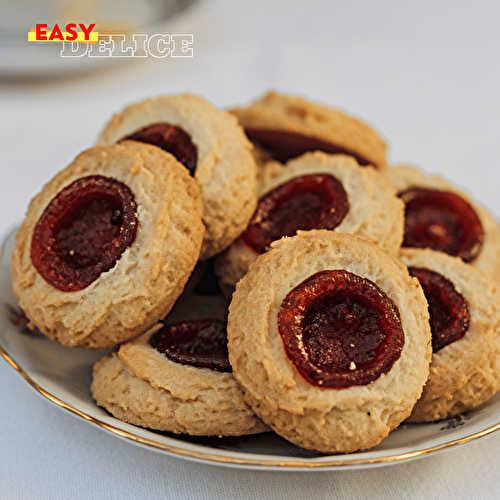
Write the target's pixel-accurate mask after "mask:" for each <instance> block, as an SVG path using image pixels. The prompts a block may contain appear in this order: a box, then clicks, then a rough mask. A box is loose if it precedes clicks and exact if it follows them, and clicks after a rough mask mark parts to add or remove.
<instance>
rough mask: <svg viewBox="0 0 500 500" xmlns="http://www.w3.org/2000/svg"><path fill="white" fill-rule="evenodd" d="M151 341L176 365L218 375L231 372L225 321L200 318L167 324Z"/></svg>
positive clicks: (152, 344) (153, 345)
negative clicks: (203, 369)
mask: <svg viewBox="0 0 500 500" xmlns="http://www.w3.org/2000/svg"><path fill="white" fill-rule="evenodd" d="M149 342H150V344H151V346H152V347H153V348H154V349H156V350H157V351H158V352H161V353H163V354H165V356H167V358H169V359H170V360H172V361H175V362H176V363H180V364H182V365H190V366H195V367H197V368H210V369H211V370H215V371H219V372H231V371H232V369H231V365H230V364H229V357H228V353H227V334H226V328H225V323H224V322H223V321H220V320H217V319H200V320H193V321H185V322H180V323H174V324H171V325H165V326H163V327H162V328H161V329H160V330H158V331H157V332H155V333H154V334H153V335H152V336H151V339H150V341H149Z"/></svg>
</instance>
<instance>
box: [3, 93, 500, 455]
mask: <svg viewBox="0 0 500 500" xmlns="http://www.w3.org/2000/svg"><path fill="white" fill-rule="evenodd" d="M12 272H13V288H14V293H15V295H16V297H17V298H18V300H19V305H20V307H21V308H22V309H23V311H24V312H25V314H26V316H27V318H28V319H29V322H30V327H32V328H38V329H39V330H40V331H42V332H43V333H44V334H45V335H46V336H47V337H49V338H50V339H52V340H54V341H58V342H60V343H61V344H63V345H65V346H68V347H81V348H85V349H94V350H102V351H105V352H104V353H103V357H102V358H101V359H100V360H99V361H98V362H97V363H96V364H95V366H94V372H93V381H92V386H91V391H92V395H93V397H94V399H95V401H96V403H97V404H98V405H99V406H102V407H103V408H105V409H106V410H108V411H109V412H110V413H111V414H113V415H114V416H115V417H116V418H118V419H121V420H123V421H126V422H129V423H131V424H134V425H139V426H143V427H147V428H150V429H156V430H162V431H170V432H173V433H187V434H191V435H201V436H240V435H246V434H255V433H261V432H271V431H274V432H276V433H277V434H279V435H280V436H282V437H284V438H285V439H287V440H289V441H290V442H292V443H294V444H296V445H298V446H301V447H304V448H307V449H313V450H317V451H320V452H325V453H349V452H353V451H356V450H363V449H368V448H371V447H372V446H375V445H376V444H378V443H379V442H380V441H381V440H382V439H384V438H385V437H386V436H387V435H388V433H389V432H390V431H391V430H393V429H395V428H396V427H397V426H398V425H400V424H401V423H402V422H427V421H434V420H438V419H442V418H447V417H451V416H454V415H457V414H459V413H461V412H463V411H466V410H470V409H473V408H476V407H477V406H479V405H481V404H482V403H484V402H486V401H487V400H488V399H490V398H491V397H492V396H493V395H494V394H495V393H496V392H497V391H498V390H499V389H500V306H499V304H498V300H497V297H498V286H499V283H500V230H499V227H498V224H497V222H496V221H495V219H494V218H493V217H492V216H491V215H490V214H489V213H488V211H487V210H486V209H484V208H483V207H481V206H479V205H478V204H477V203H476V202H475V201H474V200H472V199H471V198H470V197H469V196H468V195H467V194H466V193H464V192H463V191H462V190H460V189H458V188H457V187H455V186H453V185H452V184H450V183H449V182H448V181H446V180H444V179H442V178H440V177H435V176H429V175H427V174H425V173H424V172H423V171H422V170H420V169H418V168H415V167H408V166H397V167H395V166H390V165H389V164H388V161H387V157H386V144H385V142H384V140H383V139H382V138H381V137H380V136H379V135H378V133H377V132H376V131H375V130H373V128H372V127H370V126H368V125H367V124H365V123H363V122H362V121H360V120H358V119H357V118H354V117H352V116H349V115H347V114H345V113H343V112H341V111H338V110H335V109H331V108H329V107H325V106H323V105H320V104H317V103H314V102H310V101H309V100H305V99H302V98H298V97H290V96H286V95H281V94H278V93H276V92H270V93H268V94H267V95H266V96H264V97H263V98H261V99H259V100H257V101H255V102H254V103H252V104H251V105H250V106H248V107H245V108H237V109H232V110H220V109H217V108H216V107H214V106H213V105H212V104H210V103H208V102H207V101H206V100H205V99H203V98H201V97H198V96H193V95H187V94H186V95H177V96H173V95H167V96H161V97H157V98H154V99H147V100H145V101H143V102H140V103H137V104H133V105H130V106H128V107H126V108H125V109H124V110H123V111H122V112H121V113H119V114H117V115H115V116H114V117H113V118H112V119H111V120H110V121H109V122H108V123H107V124H106V125H105V126H104V128H103V130H102V132H101V134H100V136H99V139H98V143H97V145H96V146H94V147H92V148H90V149H88V150H86V151H84V152H82V153H81V154H80V155H79V156H78V157H77V158H76V159H75V160H74V161H73V162H72V163H71V164H70V165H69V166H68V167H66V168H65V169H64V170H62V171H61V172H60V173H58V174H57V175H56V176H55V177H54V178H53V179H52V180H51V181H50V182H49V183H48V184H47V185H46V186H44V188H43V189H42V191H41V192H40V193H39V194H38V195H37V196H36V197H35V198H34V199H33V200H32V202H31V204H30V206H29V209H28V213H27V215H26V218H25V220H24V221H23V223H22V225H21V227H20V228H19V231H18V234H17V244H16V246H15V248H14V250H13V254H12Z"/></svg>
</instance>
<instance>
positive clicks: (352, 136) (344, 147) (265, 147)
mask: <svg viewBox="0 0 500 500" xmlns="http://www.w3.org/2000/svg"><path fill="white" fill-rule="evenodd" d="M232 113H233V114H234V115H236V116H237V118H238V120H239V122H240V123H241V125H242V126H243V128H244V129H245V132H246V134H247V136H248V138H249V139H250V140H251V141H252V142H253V143H254V145H255V146H256V157H257V159H258V160H260V161H263V160H267V159H271V158H272V159H275V160H278V161H281V162H283V163H285V162H286V161H287V160H289V159H290V158H294V157H296V156H299V155H301V154H302V153H305V152H306V151H316V150H319V151H324V152H325V153H331V154H339V153H340V154H346V155H349V156H353V157H355V158H356V159H357V161H358V163H359V164H360V165H374V166H376V167H378V168H383V167H385V165H386V151H387V146H386V144H385V142H384V140H383V139H382V138H381V137H380V135H379V134H378V133H377V132H376V131H375V130H374V129H373V128H372V127H370V126H369V125H367V124H366V123H364V122H362V121H361V120H359V119H357V118H354V117H353V116H349V115H347V114H346V113H344V112H342V111H339V110H336V109H332V108H330V107H327V106H323V105H321V104H319V103H315V102H311V101H308V100H306V99H303V98H302V97H293V96H287V95H282V94H279V93H277V92H269V93H268V94H266V95H265V96H264V97H262V98H261V99H259V100H257V101H255V102H253V103H252V104H251V105H250V106H248V107H240V108H235V109H233V110H232Z"/></svg>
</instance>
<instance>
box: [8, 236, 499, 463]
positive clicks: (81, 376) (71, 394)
mask: <svg viewBox="0 0 500 500" xmlns="http://www.w3.org/2000/svg"><path fill="white" fill-rule="evenodd" d="M13 245H14V233H13V232H12V233H10V234H9V235H8V236H7V238H6V239H5V241H4V242H3V245H2V248H1V250H0V303H1V312H0V354H1V356H2V357H3V359H4V360H5V361H6V362H7V363H8V364H9V365H10V366H11V367H12V368H13V369H14V370H16V371H17V373H19V375H21V376H22V377H23V378H24V380H25V381H26V382H27V383H28V384H29V385H30V386H31V387H32V388H33V389H34V390H35V391H36V392H37V393H38V394H40V395H41V396H43V397H45V398H47V399H48V400H49V401H51V402H52V403H55V404H56V405H57V406H58V407H60V408H61V409H63V410H65V411H68V412H70V413H72V414H73V415H76V416H77V417H79V418H82V419H84V420H85V421H86V422H88V423H89V424H90V425H93V426H96V427H98V428H99V429H102V430H105V431H107V432H109V433H111V434H113V435H115V436H117V437H120V438H122V439H125V440H126V441H129V442H131V443H134V444H136V445H138V446H141V447H143V448H146V449H150V450H152V451H157V452H160V453H166V454H168V455H173V456H176V457H179V458H184V459H188V460H194V461H199V462H205V463H211V464H215V465H223V466H229V467H239V468H247V469H264V470H276V469H277V470H342V469H344V470H345V469H361V468H368V467H377V466H384V465H391V464H395V463H398V462H405V461H409V460H412V459H416V458H421V457H426V456H429V455H433V454H436V453H439V452H442V451H445V450H448V449H450V448H453V447H456V446H459V445H462V444H465V443H469V442H471V441H474V440H476V439H478V438H481V437H484V436H487V435H489V434H491V433H492V432H495V431H497V430H498V429H500V393H499V394H497V395H496V396H495V397H494V398H493V399H491V400H490V401H489V402H488V403H486V404H485V405H483V406H482V407H480V408H478V409H476V410H474V411H471V412H467V413H465V414H463V415H461V416H458V417H455V418H452V419H448V420H442V421H439V422H436V423H430V424H408V425H402V426H400V427H399V428H398V429H396V430H395V431H393V432H392V433H391V434H390V435H389V436H388V437H387V438H386V439H385V440H384V441H382V443H380V444H379V445H378V446H376V447H374V448H372V449H370V450H368V451H363V452H358V453H351V454H346V455H324V454H321V453H316V452H312V451H308V450H304V449H302V448H298V447H297V446H294V445H292V444H290V443H288V442H287V441H285V440H284V439H281V438H280V437H278V436H276V435H275V434H274V433H266V434H263V435H258V436H251V437H240V438H199V437H189V436H179V435H175V434H170V433H166V432H154V431H150V430H147V429H142V428H140V427H135V426H133V425H129V424H126V423H124V422H121V421H119V420H117V419H115V418H114V417H112V416H111V415H110V414H109V413H107V412H106V411H105V410H103V409H102V408H100V407H98V406H97V405H96V404H95V403H94V401H93V400H92V396H91V393H90V389H89V387H90V382H91V376H92V366H93V363H94V362H95V361H96V360H97V359H99V358H100V357H101V356H102V355H103V353H99V352H92V351H86V350H83V349H78V348H74V349H70V348H66V347H63V346H62V345H60V344H58V343H55V342H51V341H50V340H48V339H46V338H45V337H43V336H41V335H39V334H38V335H37V334H33V333H32V332H30V331H29V330H27V329H26V328H23V322H22V316H21V315H19V310H18V309H17V305H16V299H15V297H14V296H13V294H12V291H11V275H10V254H11V251H12V247H13Z"/></svg>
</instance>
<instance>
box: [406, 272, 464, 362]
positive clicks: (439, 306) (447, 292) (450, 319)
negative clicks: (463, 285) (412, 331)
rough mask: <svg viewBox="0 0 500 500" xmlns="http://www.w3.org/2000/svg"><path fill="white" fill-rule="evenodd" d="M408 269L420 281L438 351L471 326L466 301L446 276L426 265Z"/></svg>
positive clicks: (433, 339) (434, 345)
mask: <svg viewBox="0 0 500 500" xmlns="http://www.w3.org/2000/svg"><path fill="white" fill-rule="evenodd" d="M408 269H409V271H410V274H411V275H412V276H415V277H416V278H418V281H420V285H421V286H422V288H423V290H424V294H425V297H426V299H427V302H428V304H429V314H430V324H431V332H432V351H433V352H437V351H439V350H440V349H442V348H443V347H445V346H447V345H448V344H451V343H452V342H455V341H457V340H459V339H461V338H462V337H463V336H464V335H465V333H466V332H467V330H468V329H469V319H470V318H469V308H468V307H467V301H466V300H465V299H464V297H463V296H462V295H461V294H459V293H458V292H457V291H456V290H455V287H454V286H453V283H452V282H451V281H449V280H448V279H446V278H445V277H444V276H441V275H440V274H438V273H436V272H434V271H430V270H429V269H424V268H417V267H410V268H408Z"/></svg>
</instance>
